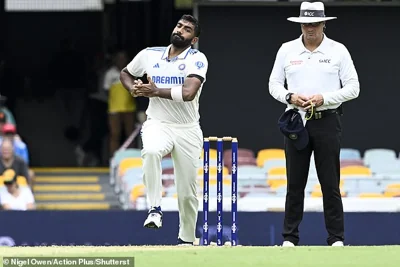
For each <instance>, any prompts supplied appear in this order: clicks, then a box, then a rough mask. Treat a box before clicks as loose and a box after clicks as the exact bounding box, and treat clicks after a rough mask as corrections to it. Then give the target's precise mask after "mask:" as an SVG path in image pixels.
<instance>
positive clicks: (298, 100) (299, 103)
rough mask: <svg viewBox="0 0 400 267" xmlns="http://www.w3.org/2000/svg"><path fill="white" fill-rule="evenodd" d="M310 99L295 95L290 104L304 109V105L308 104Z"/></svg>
mask: <svg viewBox="0 0 400 267" xmlns="http://www.w3.org/2000/svg"><path fill="white" fill-rule="evenodd" d="M308 99H309V98H308V97H306V96H304V95H298V94H293V95H292V97H291V98H290V104H292V105H295V106H298V107H303V106H304V103H306V102H307V101H308Z"/></svg>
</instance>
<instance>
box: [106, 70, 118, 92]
mask: <svg viewBox="0 0 400 267" xmlns="http://www.w3.org/2000/svg"><path fill="white" fill-rule="evenodd" d="M117 75H118V80H119V74H117ZM115 78H116V73H115V68H114V67H112V68H110V69H109V70H107V72H106V74H105V75H104V81H103V88H104V89H105V90H109V89H110V87H111V85H112V84H113V83H114V82H115Z"/></svg>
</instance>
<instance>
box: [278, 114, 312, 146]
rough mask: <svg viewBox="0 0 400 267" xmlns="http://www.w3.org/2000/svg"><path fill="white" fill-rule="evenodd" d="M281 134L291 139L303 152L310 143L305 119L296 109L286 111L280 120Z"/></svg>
mask: <svg viewBox="0 0 400 267" xmlns="http://www.w3.org/2000/svg"><path fill="white" fill-rule="evenodd" d="M278 126H279V130H280V131H281V133H282V134H283V135H284V136H286V137H287V138H289V139H290V140H291V141H292V143H293V145H294V146H295V147H296V148H297V149H298V150H303V149H304V148H306V147H307V145H308V142H309V136H308V131H307V129H306V128H305V127H304V124H303V119H302V118H301V115H300V113H299V112H298V110H296V109H289V110H287V111H285V112H284V113H283V114H282V115H281V117H280V118H279V120H278Z"/></svg>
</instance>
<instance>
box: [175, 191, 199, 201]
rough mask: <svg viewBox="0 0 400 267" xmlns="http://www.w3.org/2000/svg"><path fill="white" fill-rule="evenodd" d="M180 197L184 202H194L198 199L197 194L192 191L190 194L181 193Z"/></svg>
mask: <svg viewBox="0 0 400 267" xmlns="http://www.w3.org/2000/svg"><path fill="white" fill-rule="evenodd" d="M178 198H179V200H180V201H181V202H182V203H183V204H186V203H190V204H192V203H193V202H196V201H198V199H197V196H196V195H195V194H193V193H190V194H187V193H186V194H182V193H179V194H178Z"/></svg>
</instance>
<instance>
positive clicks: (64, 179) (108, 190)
mask: <svg viewBox="0 0 400 267" xmlns="http://www.w3.org/2000/svg"><path fill="white" fill-rule="evenodd" d="M35 172H36V173H37V177H36V180H35V185H34V186H33V192H34V196H35V200H36V206H37V209H38V210H108V209H119V208H120V203H119V201H118V199H117V196H116V194H115V193H114V191H113V188H112V187H111V186H110V183H109V169H108V168H104V169H102V168H93V169H91V168H88V169H79V168H77V169H73V168H72V169H51V168H50V169H47V168H37V169H35Z"/></svg>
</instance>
